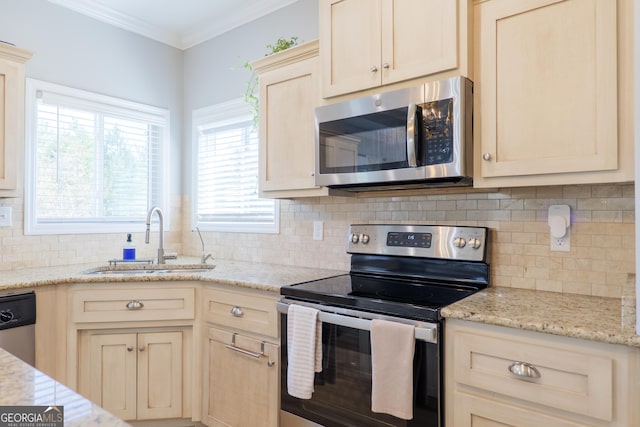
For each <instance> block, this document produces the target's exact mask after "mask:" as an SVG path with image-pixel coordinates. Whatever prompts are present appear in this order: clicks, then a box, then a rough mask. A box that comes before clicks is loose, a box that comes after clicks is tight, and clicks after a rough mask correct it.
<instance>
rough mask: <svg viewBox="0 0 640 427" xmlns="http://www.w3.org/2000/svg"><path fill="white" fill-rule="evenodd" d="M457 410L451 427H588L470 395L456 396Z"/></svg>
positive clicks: (580, 423)
mask: <svg viewBox="0 0 640 427" xmlns="http://www.w3.org/2000/svg"><path fill="white" fill-rule="evenodd" d="M455 406H456V410H455V412H454V416H453V420H451V421H450V422H449V425H453V426H455V427H505V426H518V427H540V426H545V427H587V426H586V425H585V424H584V423H582V422H573V421H570V420H565V419H562V418H557V417H554V416H552V415H545V414H542V413H540V412H536V411H534V410H530V409H527V408H521V407H518V406H512V405H507V404H502V403H498V402H496V401H493V400H487V399H481V398H478V397H474V396H469V395H456V405H455Z"/></svg>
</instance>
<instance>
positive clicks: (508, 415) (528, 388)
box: [445, 319, 640, 427]
mask: <svg viewBox="0 0 640 427" xmlns="http://www.w3.org/2000/svg"><path fill="white" fill-rule="evenodd" d="M445 326H446V329H445V331H446V332H445V334H446V336H445V385H446V387H445V388H446V390H445V406H446V408H445V421H446V425H447V426H449V427H452V426H454V427H472V426H475V427H479V426H481V427H490V426H518V427H537V426H541V425H544V426H545V427H555V426H557V427H568V426H572V427H577V426H593V427H595V426H599V427H602V426H609V427H612V426H618V427H622V426H625V427H627V426H632V425H640V411H638V408H637V401H638V399H640V384H638V382H637V380H635V379H636V378H638V374H640V351H639V349H637V348H632V347H628V346H624V345H613V344H606V343H600V342H594V341H586V340H580V339H575V338H567V337H561V336H556V335H551V334H546V333H537V332H530V331H523V330H519V329H514V328H506V327H499V326H492V325H485V324H479V323H473V322H465V321H459V320H449V319H447V321H446V325H445Z"/></svg>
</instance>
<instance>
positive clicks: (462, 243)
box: [453, 237, 467, 248]
mask: <svg viewBox="0 0 640 427" xmlns="http://www.w3.org/2000/svg"><path fill="white" fill-rule="evenodd" d="M466 244H467V241H466V240H465V239H464V238H462V237H456V238H455V239H453V245H454V246H455V247H458V248H464V247H465V245H466Z"/></svg>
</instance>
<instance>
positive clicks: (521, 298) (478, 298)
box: [442, 287, 640, 347]
mask: <svg viewBox="0 0 640 427" xmlns="http://www.w3.org/2000/svg"><path fill="white" fill-rule="evenodd" d="M628 311H632V310H628V309H626V308H625V307H623V305H622V300H621V299H618V298H604V297H593V296H586V295H574V294H562V293H558V292H545V291H534V290H527V289H515V288H501V287H491V288H487V289H484V290H482V291H480V292H477V293H475V294H473V295H471V296H469V297H467V298H465V299H463V300H460V301H458V302H456V303H454V304H451V305H449V306H447V307H445V308H443V309H442V316H443V317H445V318H448V319H461V320H469V321H472V322H478V323H487V324H491V325H498V326H507V327H511V328H518V329H524V330H529V331H536V332H544V333H548V334H555V335H562V336H566V337H573V338H581V339H587V340H591V341H600V342H605V343H610V344H623V345H627V346H632V347H640V336H639V335H636V332H635V313H631V312H629V313H628Z"/></svg>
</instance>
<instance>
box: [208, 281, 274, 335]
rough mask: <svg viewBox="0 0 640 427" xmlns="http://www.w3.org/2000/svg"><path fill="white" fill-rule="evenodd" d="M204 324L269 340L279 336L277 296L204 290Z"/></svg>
mask: <svg viewBox="0 0 640 427" xmlns="http://www.w3.org/2000/svg"><path fill="white" fill-rule="evenodd" d="M203 295H204V307H203V316H204V319H205V321H207V322H211V323H216V324H218V325H224V326H228V327H231V328H236V329H242V330H245V331H248V332H253V333H256V334H261V335H267V336H271V337H277V336H278V314H277V312H276V301H278V299H279V298H278V297H273V298H271V297H268V296H261V295H253V294H252V293H251V292H239V291H236V292H232V291H226V290H224V291H223V290H220V289H205V290H204V292H203Z"/></svg>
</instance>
